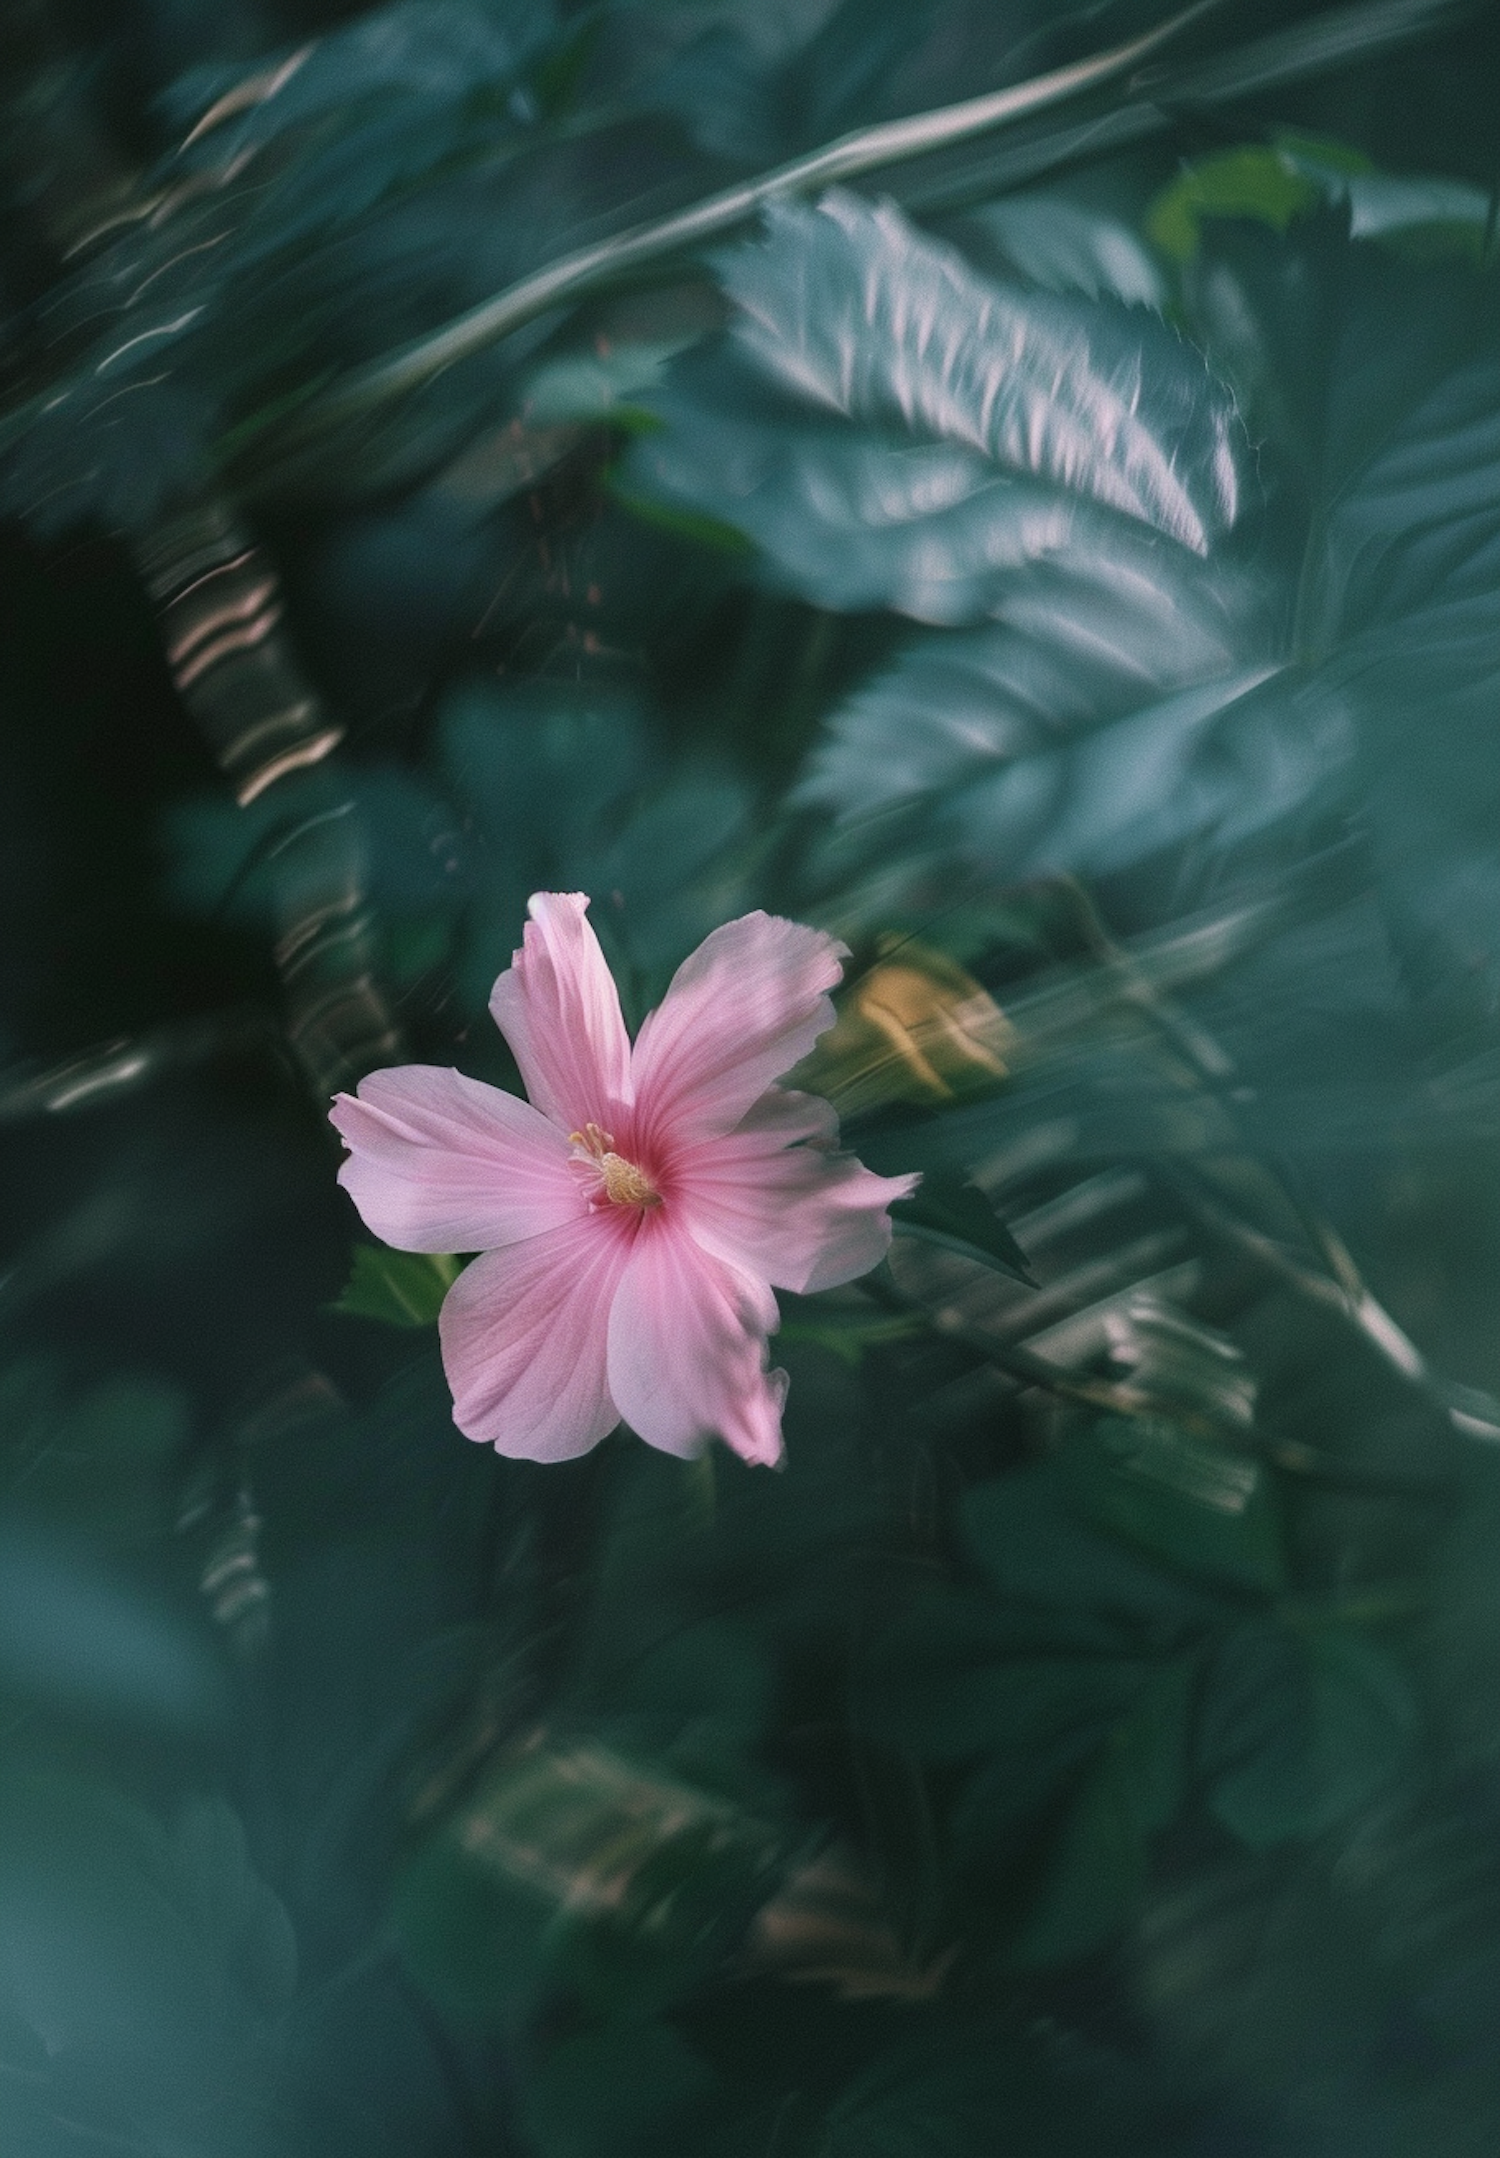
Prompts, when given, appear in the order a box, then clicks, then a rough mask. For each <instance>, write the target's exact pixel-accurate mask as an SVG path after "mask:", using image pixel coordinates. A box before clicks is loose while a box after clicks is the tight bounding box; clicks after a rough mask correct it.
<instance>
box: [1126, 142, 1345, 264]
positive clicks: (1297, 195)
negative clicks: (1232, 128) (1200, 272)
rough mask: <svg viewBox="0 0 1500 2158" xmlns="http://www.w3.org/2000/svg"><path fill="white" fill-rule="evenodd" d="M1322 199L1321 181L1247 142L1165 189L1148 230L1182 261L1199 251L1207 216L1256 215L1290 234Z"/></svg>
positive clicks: (1195, 166)
mask: <svg viewBox="0 0 1500 2158" xmlns="http://www.w3.org/2000/svg"><path fill="white" fill-rule="evenodd" d="M1319 199H1320V194H1319V189H1318V187H1317V184H1316V182H1315V181H1314V180H1313V179H1311V178H1310V177H1309V176H1308V175H1307V174H1306V173H1303V172H1299V171H1298V170H1297V169H1296V168H1295V167H1294V166H1293V165H1292V164H1291V163H1290V161H1289V160H1288V159H1287V158H1286V157H1285V156H1284V155H1283V154H1282V152H1280V151H1279V150H1274V149H1269V148H1267V147H1266V146H1264V145H1263V144H1260V143H1246V144H1244V145H1243V146H1242V147H1241V148H1239V149H1236V150H1221V151H1219V152H1218V153H1217V154H1216V155H1215V156H1213V157H1205V158H1202V159H1200V160H1199V161H1198V163H1196V164H1193V165H1189V166H1188V167H1187V168H1186V170H1185V171H1183V172H1181V173H1179V174H1178V176H1177V178H1176V179H1175V180H1174V181H1172V183H1171V185H1170V186H1168V187H1166V188H1164V189H1163V190H1162V192H1161V194H1159V195H1158V196H1157V198H1156V200H1155V202H1154V203H1153V204H1152V205H1151V208H1150V210H1149V211H1148V213H1147V216H1146V231H1147V232H1148V234H1149V235H1150V237H1151V238H1152V239H1153V240H1154V241H1155V242H1156V244H1157V246H1158V247H1159V248H1160V249H1161V250H1162V253H1163V254H1166V255H1171V256H1172V257H1173V259H1174V260H1175V261H1177V262H1190V261H1191V260H1192V258H1193V256H1194V255H1195V254H1196V253H1197V252H1198V241H1199V236H1200V229H1201V225H1202V221H1203V219H1204V218H1205V217H1250V218H1254V219H1256V220H1257V221H1258V222H1259V223H1260V224H1263V225H1270V226H1271V227H1272V228H1273V230H1275V231H1277V232H1284V231H1285V230H1286V228H1287V226H1288V225H1289V224H1290V223H1291V221H1292V219H1293V218H1294V217H1296V216H1298V215H1299V213H1301V212H1302V211H1304V210H1310V209H1311V208H1312V207H1313V205H1314V204H1315V203H1316V202H1318V201H1319Z"/></svg>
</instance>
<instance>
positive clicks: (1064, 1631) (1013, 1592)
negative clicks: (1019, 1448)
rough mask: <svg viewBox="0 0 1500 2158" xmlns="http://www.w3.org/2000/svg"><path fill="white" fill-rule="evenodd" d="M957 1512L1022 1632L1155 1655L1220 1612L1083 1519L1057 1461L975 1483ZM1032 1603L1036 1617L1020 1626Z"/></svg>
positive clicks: (1188, 1584) (1020, 1635)
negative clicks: (1025, 1624) (1029, 1622)
mask: <svg viewBox="0 0 1500 2158" xmlns="http://www.w3.org/2000/svg"><path fill="white" fill-rule="evenodd" d="M958 1511H959V1521H960V1524H961V1526H962V1528H963V1531H964V1534H965V1538H966V1540H967V1542H968V1543H969V1545H970V1546H971V1548H972V1549H973V1551H974V1553H975V1556H976V1557H977V1558H978V1560H979V1562H980V1564H981V1565H982V1566H983V1568H984V1570H985V1572H986V1574H987V1575H988V1576H989V1578H990V1580H991V1582H992V1583H993V1584H994V1586H995V1587H996V1588H997V1589H998V1590H999V1592H1000V1594H1001V1596H1002V1597H1003V1598H1004V1600H1005V1604H1006V1607H1007V1611H1008V1612H1009V1614H1010V1623H1011V1624H1012V1625H1013V1626H1015V1627H1016V1638H1017V1639H1018V1641H1019V1640H1024V1639H1026V1638H1031V1639H1033V1640H1036V1639H1038V1638H1047V1639H1050V1640H1051V1641H1053V1642H1055V1643H1056V1644H1057V1645H1059V1646H1061V1645H1063V1644H1064V1643H1068V1644H1072V1645H1073V1646H1074V1647H1075V1649H1077V1648H1082V1647H1085V1646H1091V1647H1092V1648H1094V1649H1095V1650H1096V1651H1104V1652H1112V1653H1115V1654H1122V1653H1131V1654H1136V1653H1144V1654H1154V1653H1161V1652H1163V1651H1170V1650H1172V1649H1174V1648H1177V1647H1179V1646H1181V1645H1183V1644H1184V1643H1185V1642H1187V1641H1189V1640H1191V1639H1193V1638H1195V1637H1196V1636H1197V1635H1198V1634H1199V1633H1200V1632H1201V1631H1202V1630H1203V1628H1204V1627H1205V1626H1206V1625H1207V1624H1209V1623H1211V1621H1212V1620H1213V1618H1214V1617H1215V1615H1216V1613H1217V1609H1218V1606H1217V1605H1216V1604H1215V1603H1214V1602H1213V1601H1211V1600H1209V1598H1208V1597H1207V1596H1206V1595H1205V1594H1204V1593H1203V1592H1202V1591H1201V1590H1200V1589H1199V1588H1198V1586H1197V1585H1195V1584H1194V1583H1193V1582H1192V1581H1191V1580H1189V1579H1187V1578H1186V1577H1184V1576H1182V1575H1180V1574H1177V1573H1175V1572H1171V1571H1168V1570H1167V1569H1165V1568H1164V1567H1162V1566H1160V1565H1157V1564H1152V1563H1150V1562H1149V1561H1148V1559H1147V1558H1146V1557H1145V1556H1144V1555H1138V1554H1137V1553H1136V1552H1135V1551H1134V1550H1132V1549H1131V1548H1130V1546H1129V1545H1128V1544H1126V1543H1125V1542H1123V1541H1122V1540H1121V1539H1120V1538H1119V1537H1118V1536H1116V1535H1113V1534H1109V1533H1105V1532H1103V1531H1101V1530H1100V1529H1098V1528H1096V1527H1095V1526H1094V1525H1093V1524H1092V1523H1090V1522H1089V1521H1087V1520H1086V1519H1084V1518H1082V1517H1081V1516H1080V1513H1079V1511H1078V1508H1077V1506H1076V1503H1075V1501H1074V1498H1073V1494H1072V1490H1071V1488H1070V1480H1069V1479H1068V1478H1067V1477H1066V1475H1065V1473H1064V1471H1063V1470H1062V1468H1061V1466H1060V1464H1059V1463H1057V1462H1056V1461H1045V1462H1038V1463H1036V1464H1034V1465H1031V1466H1028V1467H1026V1468H1021V1469H1013V1470H1011V1471H1010V1472H1009V1473H1008V1474H1006V1475H1004V1476H1001V1477H997V1478H996V1479H995V1480H994V1481H992V1482H989V1483H984V1484H979V1485H976V1486H975V1488H974V1489H973V1490H971V1491H969V1492H967V1493H966V1494H965V1495H964V1497H963V1499H962V1500H961V1501H960V1504H959V1510H958ZM1028 1612H1030V1613H1034V1614H1037V1615H1038V1616H1037V1618H1036V1620H1035V1621H1034V1622H1033V1624H1032V1625H1031V1626H1030V1627H1029V1628H1027V1629H1025V1630H1024V1631H1023V1630H1022V1627H1021V1625H1020V1623H1019V1622H1020V1620H1021V1619H1022V1617H1023V1616H1024V1614H1026V1613H1028Z"/></svg>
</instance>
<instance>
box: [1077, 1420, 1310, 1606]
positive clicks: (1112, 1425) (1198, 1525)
mask: <svg viewBox="0 0 1500 2158" xmlns="http://www.w3.org/2000/svg"><path fill="white" fill-rule="evenodd" d="M1062 1459H1063V1463H1064V1468H1065V1473H1066V1474H1067V1477H1068V1483H1069V1488H1070V1490H1071V1491H1072V1493H1073V1496H1074V1499H1075V1501H1076V1503H1077V1504H1078V1505H1079V1507H1080V1508H1081V1509H1082V1511H1083V1512H1084V1514H1085V1515H1086V1516H1087V1517H1088V1519H1089V1520H1090V1521H1093V1522H1095V1523H1096V1524H1097V1525H1098V1526H1099V1527H1100V1528H1104V1529H1110V1530H1112V1531H1113V1532H1114V1533H1115V1534H1116V1535H1118V1536H1123V1537H1125V1538H1126V1539H1127V1541H1128V1542H1130V1543H1133V1544H1135V1545H1136V1546H1138V1547H1139V1548H1140V1549H1141V1550H1143V1551H1148V1552H1150V1553H1151V1554H1152V1556H1153V1557H1155V1558H1158V1559H1163V1560H1165V1561H1166V1563H1167V1564H1168V1565H1169V1566H1172V1567H1174V1568H1177V1569H1178V1570H1180V1571H1181V1572H1182V1573H1185V1574H1188V1575H1193V1576H1197V1577H1200V1578H1202V1579H1204V1580H1207V1581H1212V1582H1222V1583H1224V1584H1225V1585H1226V1586H1229V1587H1233V1588H1241V1589H1248V1590H1251V1591H1255V1592H1258V1593H1260V1594H1263V1595H1267V1596H1272V1595H1275V1594H1276V1593H1277V1592H1278V1591H1279V1590H1280V1589H1281V1588H1283V1587H1284V1586H1285V1583H1286V1559H1285V1554H1284V1551H1283V1548H1282V1532H1281V1522H1280V1518H1279V1515H1278V1510H1277V1505H1276V1498H1275V1494H1274V1491H1273V1488H1272V1485H1271V1483H1270V1480H1269V1478H1268V1477H1267V1474H1266V1472H1265V1470H1264V1468H1263V1467H1262V1466H1261V1464H1260V1462H1259V1461H1258V1460H1256V1458H1255V1457H1254V1455H1252V1454H1249V1453H1246V1452H1244V1451H1243V1450H1241V1449H1239V1448H1236V1447H1234V1446H1232V1445H1231V1444H1229V1443H1228V1442H1227V1441H1226V1440H1221V1439H1218V1438H1215V1437H1213V1436H1208V1435H1199V1434H1197V1433H1194V1432H1192V1431H1190V1430H1186V1429H1184V1428H1183V1426H1182V1425H1180V1424H1178V1423H1176V1422H1173V1421H1172V1420H1171V1419H1170V1418H1168V1417H1166V1416H1139V1417H1104V1418H1101V1419H1099V1420H1098V1421H1097V1422H1093V1423H1090V1424H1088V1425H1086V1426H1083V1427H1081V1428H1078V1429H1075V1430H1074V1431H1073V1432H1072V1433H1071V1434H1070V1435H1069V1438H1068V1440H1067V1443H1066V1445H1065V1447H1064V1449H1063V1455H1062Z"/></svg>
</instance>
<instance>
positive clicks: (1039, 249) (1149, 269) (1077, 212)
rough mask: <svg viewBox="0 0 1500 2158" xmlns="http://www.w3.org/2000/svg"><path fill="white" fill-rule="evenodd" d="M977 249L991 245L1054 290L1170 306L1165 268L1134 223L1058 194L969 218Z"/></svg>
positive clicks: (1006, 202)
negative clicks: (1142, 239)
mask: <svg viewBox="0 0 1500 2158" xmlns="http://www.w3.org/2000/svg"><path fill="white" fill-rule="evenodd" d="M960 236H961V238H962V240H963V242H964V244H965V246H966V248H969V249H970V250H971V251H972V250H973V248H974V247H975V245H976V244H977V243H981V242H982V243H986V244H987V245H988V246H989V247H991V248H993V249H994V250H996V251H997V252H998V254H999V255H1000V257H1001V258H1002V260H1003V261H1004V263H1005V264H1006V265H1007V266H1008V267H1009V268H1010V269H1011V270H1012V271H1013V272H1016V273H1018V274H1019V275H1020V276H1022V277H1024V278H1026V279H1027V280H1028V281H1029V282H1030V283H1032V284H1034V285H1040V286H1041V287H1042V288H1043V290H1044V291H1047V292H1078V293H1082V294H1083V295H1084V297H1085V298H1087V299H1090V300H1098V299H1104V298H1114V299H1117V300H1124V301H1125V302H1126V304H1127V305H1130V306H1137V307H1150V308H1154V309H1156V310H1157V311H1158V312H1160V311H1161V309H1162V308H1163V307H1164V306H1165V304H1166V298H1167V294H1166V288H1165V284H1164V282H1163V279H1162V275H1161V272H1160V270H1159V269H1158V268H1157V265H1156V264H1155V262H1153V260H1152V259H1151V254H1150V251H1149V250H1148V249H1147V248H1146V247H1144V246H1143V245H1142V243H1141V241H1140V240H1139V239H1138V238H1137V237H1136V235H1135V233H1133V232H1132V231H1131V229H1130V227H1129V226H1128V225H1127V224H1124V223H1122V222H1121V220H1120V219H1119V218H1117V217H1110V216H1107V215H1106V214H1105V213H1104V212H1103V211H1101V210H1098V209H1096V208H1094V207H1093V206H1092V205H1086V204H1084V203H1081V202H1075V201H1071V200H1070V199H1069V198H1068V197H1067V196H1066V195H1063V194H1054V193H1052V192H1051V191H1046V192H1038V193H1036V194H1020V195H1008V196H1006V197H1005V198H1004V199H1003V200H1001V201H1000V202H993V203H986V204H985V205H984V206H983V208H981V209H978V210H975V211H971V212H970V213H969V215H968V216H967V217H966V218H964V219H963V221H962V223H961V227H960Z"/></svg>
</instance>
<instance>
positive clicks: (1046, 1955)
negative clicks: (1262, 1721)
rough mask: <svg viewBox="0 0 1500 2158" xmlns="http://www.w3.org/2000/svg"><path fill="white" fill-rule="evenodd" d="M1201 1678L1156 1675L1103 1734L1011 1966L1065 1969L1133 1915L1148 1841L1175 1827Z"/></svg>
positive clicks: (1190, 1660) (1196, 1671) (1171, 1671)
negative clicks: (1055, 1965) (1056, 1965)
mask: <svg viewBox="0 0 1500 2158" xmlns="http://www.w3.org/2000/svg"><path fill="white" fill-rule="evenodd" d="M1200 1671H1201V1665H1200V1662H1199V1660H1198V1659H1197V1658H1196V1657H1180V1658H1177V1659H1175V1660H1174V1661H1173V1662H1171V1663H1168V1664H1165V1665H1164V1666H1162V1668H1161V1669H1160V1670H1158V1671H1157V1672H1156V1673H1154V1674H1153V1676H1152V1677H1151V1678H1149V1679H1147V1681H1146V1682H1145V1684H1144V1685H1143V1686H1142V1687H1141V1689H1140V1692H1139V1694H1138V1695H1137V1697H1136V1700H1135V1702H1134V1704H1133V1705H1132V1706H1131V1708H1130V1709H1129V1710H1128V1711H1127V1712H1126V1714H1125V1715H1124V1716H1123V1717H1122V1718H1121V1720H1120V1721H1119V1722H1118V1723H1117V1724H1116V1725H1115V1727H1114V1729H1113V1730H1112V1731H1111V1732H1110V1734H1109V1736H1108V1738H1107V1739H1106V1740H1105V1742H1104V1746H1103V1749H1102V1751H1101V1753H1100V1755H1099V1758H1098V1760H1097V1761H1096V1762H1095V1764H1094V1765H1093V1767H1092V1768H1091V1769H1090V1770H1089V1771H1088V1773H1087V1774H1086V1775H1085V1777H1084V1779H1083V1784H1082V1788H1081V1789H1080V1790H1079V1792H1078V1794H1077V1796H1076V1797H1075V1798H1074V1799H1073V1801H1072V1803H1071V1805H1070V1806H1069V1809H1068V1812H1067V1815H1066V1817H1065V1819H1064V1822H1063V1825H1062V1829H1061V1832H1060V1834H1059V1837H1058V1840H1057V1842H1056V1844H1055V1846H1054V1847H1053V1849H1052V1851H1051V1853H1050V1856H1049V1859H1048V1862H1047V1871H1046V1877H1045V1881H1044V1885H1043V1887H1042V1889H1041V1892H1040V1894H1039V1896H1038V1898H1037V1901H1036V1904H1035V1906H1034V1907H1033V1909H1032V1910H1031V1912H1030V1914H1029V1916H1028V1918H1027V1921H1026V1923H1025V1925H1024V1927H1023V1929H1022V1932H1021V1935H1020V1938H1019V1940H1018V1941H1017V1942H1016V1943H1015V1945H1014V1947H1013V1949H1012V1951H1011V1953H1012V1955H1013V1956H1014V1957H1015V1959H1016V1960H1017V1961H1019V1962H1021V1963H1023V1964H1049V1963H1068V1962H1071V1961H1072V1960H1073V1959H1074V1958H1076V1957H1078V1956H1083V1955H1087V1954H1088V1953H1089V1952H1090V1950H1092V1949H1094V1948H1096V1947H1098V1946H1099V1945H1100V1944H1101V1943H1102V1942H1104V1941H1107V1940H1109V1939H1110V1938H1111V1937H1112V1936H1113V1935H1114V1934H1116V1933H1118V1932H1120V1931H1122V1930H1123V1929H1124V1927H1125V1926H1127V1925H1128V1924H1129V1922H1130V1920H1131V1919H1132V1917H1133V1916H1134V1915H1135V1912H1136V1910H1137V1907H1138V1905H1139V1903H1140V1900H1141V1895H1142V1891H1143V1890H1144V1888H1145V1885H1146V1880H1147V1877H1148V1874H1149V1871H1150V1863H1151V1839H1152V1837H1153V1836H1154V1835H1156V1834H1157V1833H1158V1832H1159V1831H1160V1830H1162V1829H1164V1828H1167V1827H1169V1826H1170V1825H1171V1823H1172V1822H1173V1821H1174V1820H1175V1819H1176V1817H1177V1814H1178V1812H1179V1811H1180V1809H1181V1806H1182V1803H1183V1798H1184V1795H1185V1792H1186V1788H1187V1773H1188V1739H1189V1733H1190V1730H1191V1726H1192V1720H1193V1714H1194V1707H1195V1701H1196V1696H1197V1690H1198V1685H1199V1679H1200Z"/></svg>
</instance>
